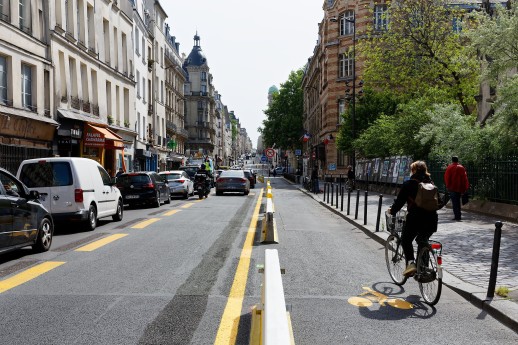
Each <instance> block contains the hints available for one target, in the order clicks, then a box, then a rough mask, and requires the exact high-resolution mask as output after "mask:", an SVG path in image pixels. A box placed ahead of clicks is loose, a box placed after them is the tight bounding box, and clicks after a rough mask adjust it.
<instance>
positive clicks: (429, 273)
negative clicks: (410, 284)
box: [385, 210, 442, 305]
mask: <svg viewBox="0 0 518 345" xmlns="http://www.w3.org/2000/svg"><path fill="white" fill-rule="evenodd" d="M406 214H407V211H406V210H401V211H399V212H398V213H397V214H396V216H392V215H391V214H389V213H388V212H386V213H385V219H386V225H387V230H388V231H389V233H390V235H389V237H388V238H387V241H386V242H385V261H386V263H387V269H388V271H389V274H390V277H391V278H392V280H393V281H394V283H396V285H399V286H402V285H403V284H405V283H406V281H407V279H408V277H406V276H404V275H403V271H404V270H405V269H406V265H407V262H406V260H405V254H404V253H403V246H402V243H401V232H402V231H403V228H404V226H405V221H406ZM414 279H415V280H416V281H417V282H418V284H419V291H420V292H421V296H423V299H424V301H425V303H426V304H428V305H435V304H437V302H439V298H440V297H441V291H442V244H441V243H440V242H437V241H432V240H428V245H426V246H424V247H423V248H421V251H420V252H419V253H418V255H417V272H416V273H415V275H414Z"/></svg>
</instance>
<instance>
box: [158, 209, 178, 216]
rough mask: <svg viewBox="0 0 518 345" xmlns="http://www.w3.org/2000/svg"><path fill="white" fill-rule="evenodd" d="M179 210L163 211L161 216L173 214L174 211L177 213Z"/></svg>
mask: <svg viewBox="0 0 518 345" xmlns="http://www.w3.org/2000/svg"><path fill="white" fill-rule="evenodd" d="M180 211H181V210H171V211H167V212H166V213H164V214H163V215H162V216H172V215H173V214H175V213H178V212H180Z"/></svg>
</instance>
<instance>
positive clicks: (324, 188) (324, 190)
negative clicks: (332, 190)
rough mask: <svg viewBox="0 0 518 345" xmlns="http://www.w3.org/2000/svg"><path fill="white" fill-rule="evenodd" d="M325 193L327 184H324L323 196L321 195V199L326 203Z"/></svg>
mask: <svg viewBox="0 0 518 345" xmlns="http://www.w3.org/2000/svg"><path fill="white" fill-rule="evenodd" d="M326 191H327V183H326V182H324V195H322V198H323V199H324V202H326Z"/></svg>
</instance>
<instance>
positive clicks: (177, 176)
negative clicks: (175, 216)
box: [159, 170, 194, 199]
mask: <svg viewBox="0 0 518 345" xmlns="http://www.w3.org/2000/svg"><path fill="white" fill-rule="evenodd" d="M159 175H160V176H163V177H164V178H165V179H166V181H167V183H168V184H169V190H170V192H171V196H176V195H181V196H182V197H183V198H184V199H187V198H188V197H189V195H191V196H192V195H194V183H193V181H192V180H191V178H190V177H189V175H188V174H187V172H185V171H183V170H171V171H163V172H160V173H159Z"/></svg>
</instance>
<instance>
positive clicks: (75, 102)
mask: <svg viewBox="0 0 518 345" xmlns="http://www.w3.org/2000/svg"><path fill="white" fill-rule="evenodd" d="M70 106H71V107H72V108H74V109H76V110H80V109H81V100H80V99H79V98H77V97H74V96H70Z"/></svg>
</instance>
